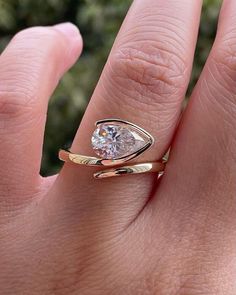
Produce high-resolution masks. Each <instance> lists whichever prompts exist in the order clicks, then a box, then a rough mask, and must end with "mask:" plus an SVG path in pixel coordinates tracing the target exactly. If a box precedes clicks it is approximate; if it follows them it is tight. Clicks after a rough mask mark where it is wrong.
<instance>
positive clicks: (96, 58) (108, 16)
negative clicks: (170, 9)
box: [0, 0, 221, 175]
mask: <svg viewBox="0 0 236 295" xmlns="http://www.w3.org/2000/svg"><path fill="white" fill-rule="evenodd" d="M180 1H181V0H180ZM189 1H192V0H189ZM131 2H132V1H131V0H97V1H96V0H63V1H62V0H8V1H6V0H0V36H1V39H0V48H1V50H3V48H4V47H5V46H6V44H7V43H8V42H9V40H10V38H11V37H12V36H13V35H14V34H15V33H16V32H17V31H19V30H21V29H24V28H26V27H30V26H35V25H52V24H56V23H60V22H65V21H71V22H73V23H75V24H76V25H78V26H79V28H80V31H81V33H82V35H83V38H84V52H83V55H82V57H81V59H80V61H79V62H78V63H77V64H76V65H75V66H74V67H73V69H72V70H71V71H70V72H69V73H67V74H66V75H65V77H64V78H63V80H62V81H61V83H60V85H59V86H58V88H57V90H56V91H55V93H54V95H53V98H52V100H51V101H50V105H49V111H48V120H47V126H46V134H45V144H44V155H43V163H42V169H41V172H42V174H43V175H50V174H54V173H56V172H57V171H58V169H59V168H60V165H61V163H60V161H59V160H58V158H57V151H58V149H59V148H60V147H62V146H70V143H71V141H72V139H73V137H74V135H75V132H76V129H77V127H78V126H79V123H80V120H81V118H82V116H83V113H84V110H85V108H86V105H87V103H88V100H89V98H90V97H91V94H92V92H93V89H94V87H95V85H96V82H97V80H98V78H99V75H100V73H101V70H102V68H103V66H104V63H105V61H106V58H107V56H108V53H109V50H110V48H111V46H112V43H113V41H114V38H115V36H116V34H117V32H118V30H119V27H120V25H121V23H122V20H123V18H124V16H125V14H126V12H127V10H128V8H129V6H130V4H131ZM220 2H221V1H220V0H205V1H204V6H203V14H202V22H201V27H200V34H199V41H198V46H197V51H196V59H195V64H194V69H193V75H192V79H191V83H190V87H189V90H188V94H187V96H189V94H190V93H191V91H192V89H193V86H194V84H195V83H196V81H197V78H198V76H199V73H200V72H201V69H202V67H203V65H204V63H205V60H206V57H207V55H208V53H209V50H210V47H211V46H212V43H213V41H214V36H215V33H216V24H217V17H218V13H219V6H220ZM42 46H43V44H42Z"/></svg>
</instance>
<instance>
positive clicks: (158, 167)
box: [94, 162, 165, 179]
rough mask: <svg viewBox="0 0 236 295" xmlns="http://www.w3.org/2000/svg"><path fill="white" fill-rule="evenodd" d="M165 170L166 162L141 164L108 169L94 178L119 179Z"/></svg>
mask: <svg viewBox="0 0 236 295" xmlns="http://www.w3.org/2000/svg"><path fill="white" fill-rule="evenodd" d="M164 169H165V163H164V162H153V163H140V164H134V165H130V166H122V167H118V168H113V169H107V170H103V171H99V172H97V173H94V177H95V178H97V179H101V178H108V177H117V176H122V175H127V174H140V173H146V172H149V173H150V172H155V173H162V172H163V171H164Z"/></svg>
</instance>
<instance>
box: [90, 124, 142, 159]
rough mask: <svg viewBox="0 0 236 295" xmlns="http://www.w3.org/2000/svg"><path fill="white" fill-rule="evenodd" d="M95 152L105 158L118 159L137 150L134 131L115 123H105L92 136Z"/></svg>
mask: <svg viewBox="0 0 236 295" xmlns="http://www.w3.org/2000/svg"><path fill="white" fill-rule="evenodd" d="M92 146H93V149H94V151H95V153H96V154H97V155H98V156H100V157H102V158H104V159H118V158H121V157H125V156H127V155H130V154H132V153H133V152H134V151H135V150H137V146H136V140H135V137H134V135H133V133H132V132H131V131H130V130H129V129H128V128H126V127H124V126H121V125H118V124H117V125H116V124H114V123H103V124H101V125H99V126H98V127H97V129H96V130H95V131H94V133H93V136H92Z"/></svg>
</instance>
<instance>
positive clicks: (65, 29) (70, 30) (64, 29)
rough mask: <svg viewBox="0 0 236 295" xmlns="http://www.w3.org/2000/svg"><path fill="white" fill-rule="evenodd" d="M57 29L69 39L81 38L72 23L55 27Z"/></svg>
mask: <svg viewBox="0 0 236 295" xmlns="http://www.w3.org/2000/svg"><path fill="white" fill-rule="evenodd" d="M54 28H55V29H57V30H59V31H60V32H61V33H63V34H64V35H66V36H67V37H69V38H73V39H74V38H80V31H79V29H78V28H77V27H76V26H75V25H73V24H72V23H62V24H58V25H55V26H54Z"/></svg>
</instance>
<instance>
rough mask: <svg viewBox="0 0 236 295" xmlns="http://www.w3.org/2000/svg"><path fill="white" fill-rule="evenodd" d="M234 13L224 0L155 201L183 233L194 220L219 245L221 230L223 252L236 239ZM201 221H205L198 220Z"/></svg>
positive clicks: (233, 5) (234, 5) (232, 5)
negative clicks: (212, 41)
mask: <svg viewBox="0 0 236 295" xmlns="http://www.w3.org/2000/svg"><path fill="white" fill-rule="evenodd" d="M235 18H236V2H235V1H234V0H225V1H224V4H223V7H222V10H221V15H220V20H219V27H218V32H217V36H216V40H215V43H214V46H213V48H212V51H211V53H210V56H209V58H208V61H207V63H206V66H205V68H204V71H203V73H202V75H201V77H200V80H199V82H198V84H197V86H196V89H195V91H194V93H193V96H192V98H191V102H190V104H189V106H188V108H187V112H186V113H185V115H184V117H183V121H182V124H181V125H180V127H179V131H178V133H177V136H176V140H175V142H174V146H173V149H172V156H171V160H170V162H169V165H168V167H167V171H166V174H165V177H164V181H163V182H162V184H161V186H160V187H159V190H158V193H159V195H158V201H157V200H154V201H153V202H154V203H155V206H156V208H157V207H158V208H159V210H158V212H159V213H160V212H161V210H160V206H161V207H162V208H166V209H165V214H166V216H170V215H169V214H170V212H169V214H168V211H170V210H171V216H172V218H171V220H172V223H173V222H175V224H176V227H178V225H179V223H181V224H182V225H184V227H183V226H181V230H182V231H183V232H184V231H185V229H186V230H187V227H188V230H189V226H190V227H191V228H192V229H194V228H195V225H196V226H198V228H199V226H202V230H207V231H208V233H209V234H208V235H207V239H209V240H208V241H206V240H205V241H204V243H206V242H207V243H208V242H209V243H210V244H211V246H213V245H215V243H214V242H213V239H212V234H213V235H214V237H215V238H216V235H215V234H216V232H217V246H219V247H218V248H217V249H218V250H219V251H222V247H227V245H226V244H225V241H227V244H230V243H229V239H230V240H231V239H234V241H233V243H235V238H234V236H235V235H234V233H233V232H232V231H235V214H236V206H235V204H236V203H235V200H236V195H235V191H236V165H235V163H236V162H235V161H236V134H235V126H236V87H235V85H236V84H235V83H236V75H235V69H236V59H235V50H236V43H235V36H236V27H235ZM167 196H168V197H167ZM157 203H158V204H157ZM167 203H168V204H172V206H166V205H167ZM150 206H151V204H150ZM152 210H153V207H152ZM180 212H181V214H179V213H180ZM163 214H164V213H163ZM199 215H200V218H199ZM156 217H157V216H156ZM159 217H160V218H162V217H163V215H161V214H159ZM159 217H158V220H159ZM183 219H184V220H185V222H183ZM187 220H190V221H191V223H187V222H186V221H187ZM199 220H202V221H203V223H200V224H198V225H197V224H196V223H197V222H198V221H199ZM157 222H158V221H157ZM195 222H196V223H195ZM206 223H207V227H206V228H205V229H204V226H205V225H206ZM219 224H220V227H219ZM209 227H210V229H209ZM226 237H227V238H226ZM231 241H232V240H231ZM233 243H232V245H233ZM220 245H221V246H220ZM213 247H214V246H213ZM209 250H210V249H209ZM212 250H213V249H212ZM210 251H211V250H210ZM212 253H213V252H212ZM213 257H214V256H213Z"/></svg>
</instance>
